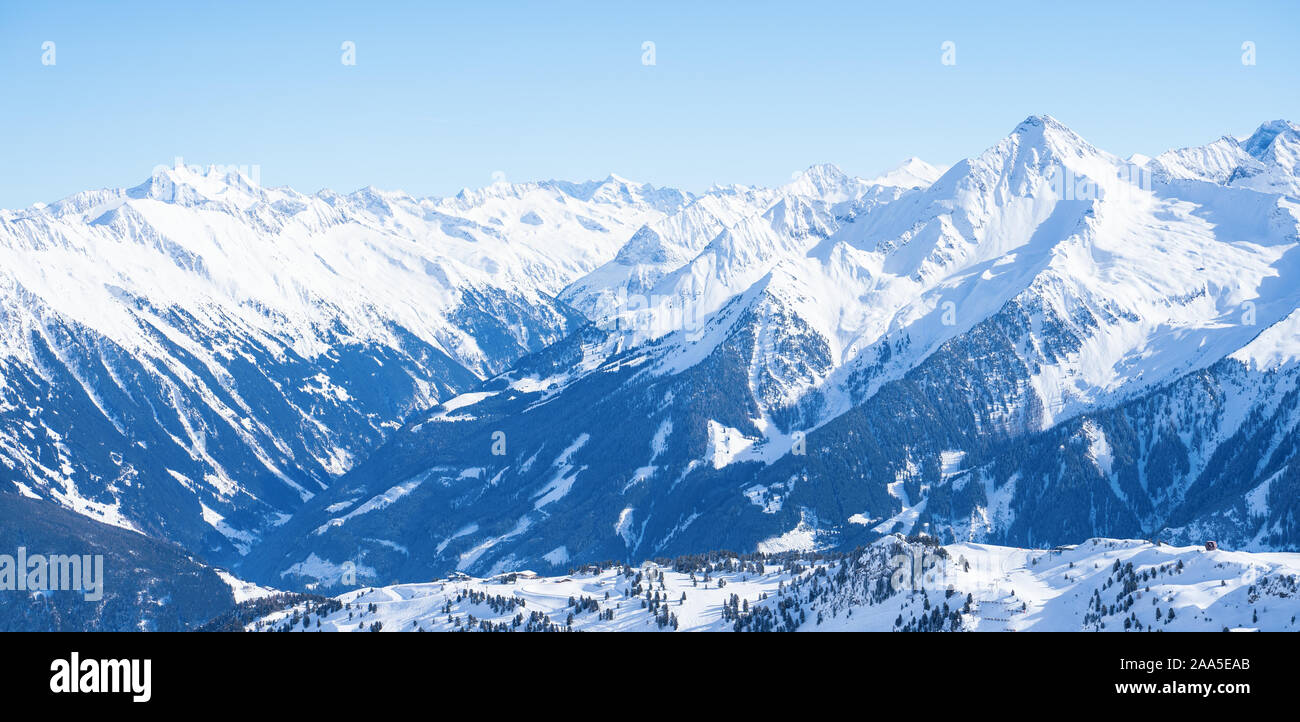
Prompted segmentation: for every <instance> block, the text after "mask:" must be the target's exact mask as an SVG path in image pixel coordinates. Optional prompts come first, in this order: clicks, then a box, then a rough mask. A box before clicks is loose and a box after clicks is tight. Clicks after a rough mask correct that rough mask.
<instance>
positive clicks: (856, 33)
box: [0, 0, 1300, 208]
mask: <svg viewBox="0 0 1300 722" xmlns="http://www.w3.org/2000/svg"><path fill="white" fill-rule="evenodd" d="M987 6H995V7H996V8H997V9H990V7H987ZM1298 38H1300V2H1293V1H1282V0H1279V1H1277V2H1196V1H1195V0H1190V1H1189V0H1181V1H1179V2H1134V1H1132V0H1128V1H1126V2H1113V3H1112V2H1100V1H1099V2H1079V3H1057V2H1046V1H1043V0H1037V1H1035V2H1000V3H981V2H973V1H966V2H925V1H918V0H893V1H892V2H888V3H878V2H842V3H840V2H826V3H819V2H812V1H811V0H800V1H791V0H786V1H785V2H773V3H768V2H734V3H732V2H704V1H703V0H695V1H694V2H674V1H670V0H655V1H653V2H619V1H614V0H606V1H605V2H590V3H587V2H563V1H556V2H531V3H510V2H486V1H485V2H457V3H438V2H421V3H416V2H412V3H385V2H380V1H378V0H375V1H371V2H363V1H358V0H353V1H351V2H328V1H318V2H311V3H306V2H303V3H290V2H213V3H210V4H203V3H190V2H176V1H175V0H168V1H167V2H57V1H52V2H10V1H4V2H0V207H5V208H19V207H25V206H27V205H30V204H31V203H33V202H36V201H46V202H48V201H51V200H55V199H57V198H60V197H63V196H65V195H68V194H70V193H73V192H76V191H78V190H83V189H88V188H100V187H122V186H130V185H135V184H136V183H139V182H141V181H142V180H144V179H145V178H146V177H148V175H149V173H150V171H151V169H152V168H153V167H155V166H156V165H158V164H160V163H171V162H172V161H173V159H174V158H176V157H178V156H179V157H182V158H184V159H185V161H186V162H188V163H200V164H209V163H215V164H219V165H230V166H253V165H256V166H258V167H259V169H260V179H261V182H262V183H264V184H267V185H290V186H293V187H294V188H297V189H299V190H302V191H307V192H312V191H315V190H319V189H320V188H325V187H328V188H333V189H335V190H338V191H344V192H346V191H350V190H354V189H356V188H358V187H361V186H364V185H375V186H378V187H380V188H389V189H402V190H406V191H408V192H410V193H412V194H415V195H444V194H450V193H454V192H455V191H457V190H458V189H460V188H461V187H465V186H470V187H478V186H483V185H487V184H489V183H491V182H492V180H493V177H494V174H504V177H505V178H506V179H508V180H512V181H523V180H537V179H543V178H563V179H569V180H583V179H590V178H603V177H605V176H606V175H608V174H609V173H611V172H614V173H618V174H619V175H622V176H625V177H628V178H632V179H635V180H642V181H650V182H654V183H656V184H662V185H673V186H676V187H681V188H685V189H688V190H703V189H705V188H707V187H708V186H709V185H711V184H712V183H715V182H717V183H757V184H774V183H779V182H781V181H783V180H785V179H787V178H789V176H790V174H791V173H792V172H794V171H796V170H799V169H802V168H804V167H806V166H808V165H811V164H813V163H819V162H833V163H836V164H838V165H839V166H840V167H842V168H843V169H845V170H846V171H848V172H850V173H855V174H859V175H874V174H876V173H878V172H880V171H883V170H885V169H886V168H887V167H890V166H893V165H895V164H897V163H898V162H900V161H902V160H903V159H904V158H906V157H908V156H911V155H917V156H920V157H922V158H924V159H926V160H928V161H931V162H933V163H940V164H947V163H952V162H954V161H956V160H958V159H960V158H962V157H966V156H969V155H972V154H975V153H977V152H979V151H980V150H982V149H983V148H985V147H987V146H988V145H991V144H992V143H993V142H995V141H996V140H997V139H998V138H1000V137H1002V136H1004V135H1006V134H1007V133H1008V132H1009V131H1010V130H1011V129H1012V128H1013V127H1014V126H1015V125H1016V124H1017V123H1018V122H1019V121H1020V120H1022V119H1023V118H1024V117H1025V116H1027V115H1029V114H1031V113H1047V114H1050V115H1053V116H1055V117H1056V118H1058V119H1059V120H1061V121H1062V122H1064V123H1065V124H1067V125H1069V126H1071V127H1072V128H1074V129H1075V130H1076V131H1077V132H1079V133H1080V134H1081V135H1083V136H1084V137H1085V138H1087V139H1089V140H1090V141H1092V142H1093V143H1094V144H1096V145H1098V146H1100V147H1102V148H1105V149H1107V150H1110V151H1112V152H1115V153H1119V154H1121V155H1128V154H1130V153H1134V152H1141V153H1147V154H1154V153H1157V152H1160V151H1162V150H1165V149H1167V148H1168V147H1172V146H1185V145H1193V144H1199V143H1204V142H1208V141H1210V140H1213V139H1214V138H1217V137H1219V136H1220V135H1224V134H1233V135H1245V134H1247V133H1249V132H1250V131H1251V130H1253V129H1254V128H1255V126H1257V125H1258V124H1259V123H1260V122H1262V121H1265V120H1270V119H1274V118H1282V117H1285V118H1289V119H1292V120H1300V42H1298V41H1297V39H1298ZM46 41H52V42H53V43H54V48H53V49H54V56H53V60H54V64H53V65H46V64H43V62H42V61H43V59H46V60H47V59H48V53H47V50H43V44H44V43H46ZM345 41H351V42H352V43H355V59H356V64H355V65H345V64H344V63H343V62H342V61H343V55H344V53H343V50H342V45H343V43H344V42H345ZM645 41H652V42H654V43H655V64H654V65H644V64H643V63H642V59H643V55H644V52H643V50H642V44H643V43H644V42H645ZM948 41H951V42H952V43H954V44H955V60H956V64H955V65H945V64H944V63H943V62H942V61H943V59H944V58H943V54H944V53H943V50H942V46H943V44H944V43H945V42H948ZM1247 41H1249V42H1252V43H1254V47H1255V60H1256V63H1255V65H1243V63H1242V56H1243V50H1242V44H1243V43H1245V42H1247Z"/></svg>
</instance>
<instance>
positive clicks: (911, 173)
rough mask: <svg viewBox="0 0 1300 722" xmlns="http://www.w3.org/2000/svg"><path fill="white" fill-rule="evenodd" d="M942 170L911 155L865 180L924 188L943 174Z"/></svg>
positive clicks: (871, 182) (886, 184) (877, 183)
mask: <svg viewBox="0 0 1300 722" xmlns="http://www.w3.org/2000/svg"><path fill="white" fill-rule="evenodd" d="M944 170H945V169H943V168H939V167H938V166H934V165H931V164H929V163H926V162H925V161H923V160H921V159H920V158H917V157H916V156H912V157H911V158H908V159H907V160H905V161H903V162H902V163H899V164H898V165H896V166H894V167H893V168H891V169H890V170H888V171H885V172H884V173H883V174H881V175H879V176H877V177H875V178H872V179H870V180H868V181H867V182H868V183H870V184H872V185H878V186H890V187H894V188H916V187H922V188H924V187H926V186H929V185H930V184H932V183H934V182H935V181H936V180H938V179H939V177H940V176H942V175H943V173H944Z"/></svg>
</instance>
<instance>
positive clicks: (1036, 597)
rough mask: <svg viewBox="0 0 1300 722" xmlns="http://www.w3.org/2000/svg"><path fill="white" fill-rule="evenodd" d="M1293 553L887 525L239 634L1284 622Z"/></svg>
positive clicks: (1251, 625)
mask: <svg viewBox="0 0 1300 722" xmlns="http://www.w3.org/2000/svg"><path fill="white" fill-rule="evenodd" d="M1298 584H1300V554H1294V553H1247V552H1234V551H1223V550H1216V551H1204V550H1203V549H1202V548H1199V547H1175V546H1169V545H1166V544H1159V545H1156V544H1152V543H1151V542H1146V541H1139V540H1115V539H1090V540H1088V541H1086V542H1084V543H1082V544H1079V545H1077V546H1069V547H1060V548H1057V549H1052V550H1044V549H1018V548H1013V547H1000V546H990V545H985V544H970V543H962V544H951V545H947V546H935V545H932V544H929V543H925V540H924V539H923V538H916V537H914V538H912V539H911V540H910V541H909V540H904V539H903V538H902V537H900V536H890V537H885V538H884V539H881V540H880V541H877V542H876V543H874V544H872V545H871V546H868V547H865V548H860V549H857V550H855V551H853V552H848V553H843V554H816V553H807V552H792V553H785V554H779V553H778V554H754V555H746V556H740V557H738V556H736V555H732V554H728V553H716V554H709V555H698V556H692V557H681V558H678V559H677V560H674V561H672V562H670V563H669V562H664V563H654V562H646V563H645V564H643V565H641V566H640V567H633V566H627V565H622V564H612V565H602V566H594V565H593V566H586V567H581V568H577V569H574V570H572V571H571V572H570V573H569V574H567V575H563V576H550V577H543V576H538V575H536V574H534V573H532V572H527V571H522V572H515V573H507V574H500V575H497V576H494V577H490V578H475V577H469V576H465V575H454V576H452V577H451V578H448V579H442V580H436V581H432V582H428V583H421V584H400V585H395V586H387V587H378V588H375V587H368V588H363V589H359V590H354V591H350V592H347V593H344V594H341V595H339V596H337V597H335V598H334V599H333V600H331V602H330V603H328V604H320V603H316V602H305V603H299V604H296V605H294V606H292V607H289V608H286V609H281V610H279V611H276V612H274V613H272V614H269V615H267V616H264V617H262V618H260V619H257V620H255V621H253V622H251V623H249V624H248V625H246V629H248V630H249V631H297V632H317V631H324V632H355V631H394V632H396V631H426V632H449V631H602V632H625V631H672V630H676V631H732V630H734V631H971V632H1018V631H1143V632H1149V631H1214V632H1218V631H1223V630H1225V629H1226V630H1240V631H1254V630H1261V631H1294V630H1297V629H1300V627H1297V615H1300V587H1298V586H1297V585H1298Z"/></svg>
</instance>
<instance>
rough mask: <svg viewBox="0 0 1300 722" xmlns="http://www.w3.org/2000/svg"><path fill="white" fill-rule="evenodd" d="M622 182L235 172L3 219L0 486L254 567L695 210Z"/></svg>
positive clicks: (557, 330)
mask: <svg viewBox="0 0 1300 722" xmlns="http://www.w3.org/2000/svg"><path fill="white" fill-rule="evenodd" d="M688 200H689V199H688V197H687V196H685V195H684V194H681V193H679V192H676V191H671V190H661V189H655V188H653V187H650V186H644V185H637V184H632V183H629V182H627V181H623V180H622V179H615V178H611V179H608V180H606V181H604V182H594V183H589V184H568V183H547V184H525V185H507V184H497V185H495V186H492V187H490V188H488V189H484V190H483V191H480V192H477V193H468V192H466V193H462V194H461V195H459V196H457V197H455V198H451V199H445V200H441V201H434V200H427V199H426V200H418V199H413V198H410V197H409V196H405V195H404V194H400V193H389V192H383V191H378V190H375V189H371V188H367V189H363V190H361V191H358V192H357V193H354V194H351V195H348V196H340V195H338V194H334V193H332V192H329V191H322V192H321V193H318V194H315V195H312V196H307V195H304V194H300V193H297V192H295V191H292V190H289V189H264V188H260V187H257V186H255V185H253V184H251V183H249V182H248V181H247V179H245V178H244V177H243V176H240V175H238V174H225V175H223V174H221V173H219V172H217V171H216V170H215V169H211V170H209V171H208V172H200V171H198V170H197V169H192V168H185V167H177V168H171V169H161V170H159V171H158V172H156V173H155V175H154V176H153V177H152V178H150V179H149V180H148V181H146V182H145V183H143V184H141V185H139V186H136V187H134V188H130V189H123V190H105V191H95V192H88V193H82V194H78V195H75V196H72V197H70V198H67V199H64V200H63V201H60V202H58V203H55V204H51V205H49V206H41V207H35V208H31V209H28V210H25V211H18V212H13V211H6V212H4V213H3V214H0V319H2V321H3V322H2V323H0V416H2V417H3V418H4V419H5V423H4V425H3V427H0V478H5V479H8V480H10V481H11V482H12V486H11V485H9V484H6V486H7V487H9V490H16V489H20V490H22V491H23V493H25V494H28V495H33V496H38V497H41V498H46V499H51V500H54V501H57V502H59V503H61V504H63V505H64V506H66V507H67V508H70V509H73V510H75V511H79V512H81V513H85V514H87V515H88V516H90V517H91V518H94V519H97V520H100V521H105V522H108V523H111V524H115V525H118V526H121V527H124V528H128V529H135V530H139V531H143V532H145V533H147V534H150V535H152V536H157V537H161V538H166V539H170V540H174V541H177V542H179V543H181V544H183V545H184V546H185V547H186V548H188V549H190V550H192V551H195V552H197V553H201V554H203V555H205V556H208V557H210V558H212V559H217V560H223V561H225V562H227V563H228V562H230V561H232V560H233V559H234V558H235V557H237V556H239V555H241V554H244V553H247V552H248V551H249V550H250V549H251V548H252V547H253V546H255V545H256V543H257V540H258V539H259V538H260V536H261V535H262V534H263V533H265V532H266V530H268V529H270V528H272V527H273V526H274V525H275V524H278V523H282V522H283V521H284V520H285V519H287V518H288V517H289V516H290V515H291V514H292V513H293V512H294V511H295V510H296V509H297V508H298V507H299V506H300V505H301V504H302V503H303V501H305V500H306V499H309V498H311V497H312V496H313V495H314V494H316V493H319V492H320V491H321V490H322V489H324V488H326V487H327V486H328V485H329V483H330V482H331V480H332V479H333V478H335V477H337V476H338V475H339V474H342V473H343V472H345V471H347V470H348V469H349V468H351V466H353V465H354V464H355V463H356V461H357V460H358V459H359V458H363V457H364V456H365V454H367V453H368V452H369V451H370V450H371V449H373V448H374V447H375V446H377V445H378V444H379V443H381V442H382V441H383V440H384V439H385V438H386V437H387V435H388V434H390V433H391V432H392V430H393V429H395V428H397V427H398V426H399V425H400V424H401V422H402V420H403V419H404V418H405V417H406V416H407V415H408V414H409V413H410V412H411V411H412V410H415V409H421V408H427V407H428V406H430V405H433V404H435V403H437V401H439V400H441V399H447V398H450V397H452V396H454V395H456V394H457V393H459V392H460V391H464V390H466V389H468V388H470V387H472V386H473V385H474V384H476V383H478V381H479V380H480V379H481V378H482V377H483V376H486V375H490V374H492V373H496V372H497V371H500V370H501V369H503V368H505V367H506V366H508V365H509V364H510V363H511V362H513V361H514V360H515V359H517V358H518V357H520V356H521V355H523V354H525V353H529V352H532V351H536V350H539V349H541V348H543V347H545V346H546V345H547V344H549V343H551V342H553V341H555V340H558V339H559V338H561V337H563V336H564V335H565V334H567V333H568V332H569V331H570V330H572V329H573V328H574V327H575V326H576V325H578V323H580V321H581V318H580V317H579V316H577V315H576V314H575V313H574V312H573V311H572V310H571V309H569V308H568V307H567V306H566V305H565V304H563V303H562V302H559V301H557V300H555V299H554V297H553V295H554V294H555V293H556V292H558V291H559V290H560V288H562V287H563V286H564V285H566V284H567V283H568V282H570V281H571V280H572V279H573V278H574V277H576V276H577V275H579V274H581V273H585V272H587V271H590V270H591V269H592V268H593V267H594V266H595V265H596V264H597V263H598V262H601V261H603V260H605V259H606V258H607V257H608V255H612V254H613V252H614V250H615V248H616V245H617V244H618V243H621V242H622V241H623V240H624V239H625V233H628V232H630V230H629V229H631V228H635V227H637V226H638V225H641V224H644V223H646V222H651V221H653V220H654V219H657V218H661V217H663V216H664V215H666V214H667V213H669V212H673V211H675V210H676V209H677V208H678V207H680V206H681V205H682V204H684V203H686V202H687V201H688Z"/></svg>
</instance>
